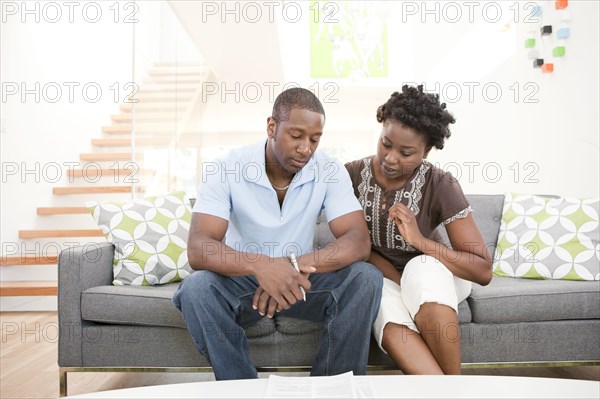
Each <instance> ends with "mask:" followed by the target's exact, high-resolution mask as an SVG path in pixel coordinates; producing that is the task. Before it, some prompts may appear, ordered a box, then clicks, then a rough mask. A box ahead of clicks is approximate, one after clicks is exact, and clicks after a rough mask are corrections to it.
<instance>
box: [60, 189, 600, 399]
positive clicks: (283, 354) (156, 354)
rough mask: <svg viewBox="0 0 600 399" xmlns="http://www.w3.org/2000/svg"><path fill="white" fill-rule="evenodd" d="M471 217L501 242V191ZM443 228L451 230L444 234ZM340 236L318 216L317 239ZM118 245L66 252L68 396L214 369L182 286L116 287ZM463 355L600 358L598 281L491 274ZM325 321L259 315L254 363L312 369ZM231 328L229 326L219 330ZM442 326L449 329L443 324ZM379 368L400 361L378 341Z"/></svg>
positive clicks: (374, 360) (468, 361)
mask: <svg viewBox="0 0 600 399" xmlns="http://www.w3.org/2000/svg"><path fill="white" fill-rule="evenodd" d="M468 198H469V201H470V202H471V205H472V207H473V209H474V210H475V212H474V217H475V219H476V221H477V223H478V225H479V227H480V229H481V231H482V233H483V235H484V237H485V239H486V242H487V243H488V245H489V248H490V251H491V253H493V250H494V248H495V246H496V240H497V236H498V230H499V226H500V218H501V213H502V205H503V200H504V197H503V196H502V195H469V196H468ZM442 233H444V232H442ZM332 238H333V236H332V235H331V232H330V231H329V228H328V225H327V223H326V222H324V221H322V220H319V221H318V223H317V226H316V231H315V245H316V246H318V247H320V246H323V245H325V244H327V243H328V242H329V241H330V240H331V239H332ZM113 252H114V247H113V245H112V244H109V243H105V244H100V245H99V246H88V247H87V248H85V247H77V248H75V249H71V250H69V251H63V252H62V253H61V254H60V258H59V284H58V319H59V351H58V364H59V366H60V377H61V378H60V384H61V395H64V394H65V393H66V384H67V378H66V377H67V373H69V372H76V371H210V367H209V364H208V363H207V361H206V360H205V359H204V358H203V357H202V356H201V355H200V354H199V353H198V352H197V351H196V348H195V347H194V344H193V342H192V339H191V337H190V335H189V333H188V331H187V329H186V326H185V323H184V321H183V318H182V316H181V314H180V312H179V311H177V309H176V308H175V307H174V305H173V303H172V302H171V296H172V295H173V293H174V291H175V290H176V289H177V284H171V285H165V286H154V287H132V286H113V285H111V283H112V279H113V275H112V259H113ZM458 316H459V320H460V323H461V324H460V325H461V334H462V335H461V350H462V362H463V363H464V365H465V367H470V366H480V365H489V364H503V365H517V364H520V363H540V364H543V365H567V364H569V365H572V364H600V334H599V332H600V286H599V282H597V281H595V282H579V281H576V282H572V281H554V280H544V281H542V280H525V279H513V278H504V277H494V278H493V279H492V282H491V283H490V284H489V285H488V286H485V287H481V286H478V285H477V284H474V288H473V292H472V294H471V296H470V297H469V298H467V300H465V301H463V302H462V303H461V304H460V306H459V313H458ZM320 330H321V325H320V324H319V323H313V322H306V321H302V320H295V319H285V318H283V317H275V318H274V319H272V320H269V319H266V318H264V319H262V321H260V322H259V323H257V324H255V325H253V326H251V327H249V328H248V329H247V330H246V333H247V335H248V337H249V341H250V352H251V357H252V359H253V361H254V364H255V365H256V366H257V367H258V368H259V369H260V370H263V371H269V370H279V371H282V370H288V371H297V370H307V369H308V368H309V367H310V365H311V363H312V360H313V358H314V356H315V355H316V351H317V348H318V344H319V340H320ZM222 333H226V332H222ZM440 333H441V334H445V333H448V334H449V333H450V332H449V331H448V332H446V331H445V330H444V328H443V327H442V328H441V331H440ZM369 365H370V367H371V368H372V369H384V368H393V364H392V362H391V360H390V358H389V357H387V356H386V355H385V354H384V353H383V352H381V351H380V350H379V348H378V347H377V345H376V344H375V343H374V341H372V342H371V347H370V357H369Z"/></svg>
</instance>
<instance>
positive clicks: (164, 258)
mask: <svg viewBox="0 0 600 399" xmlns="http://www.w3.org/2000/svg"><path fill="white" fill-rule="evenodd" d="M86 206H87V207H88V209H89V210H90V212H91V213H92V215H93V216H94V219H95V220H96V223H98V226H99V227H100V228H101V229H102V232H103V233H104V236H105V237H106V239H107V240H108V241H109V242H111V243H113V244H114V245H115V258H114V260H113V265H114V268H113V276H114V281H113V284H114V285H155V284H166V283H173V282H176V281H181V280H183V279H184V278H186V277H187V276H188V275H189V274H190V273H191V272H192V269H191V267H190V264H189V263H188V258H187V239H188V233H189V230H190V222H191V218H192V213H191V208H190V205H189V201H188V200H187V199H186V198H185V192H173V193H170V194H167V195H164V196H156V197H146V198H143V199H136V200H132V201H131V202H126V203H115V202H96V201H94V202H88V203H86Z"/></svg>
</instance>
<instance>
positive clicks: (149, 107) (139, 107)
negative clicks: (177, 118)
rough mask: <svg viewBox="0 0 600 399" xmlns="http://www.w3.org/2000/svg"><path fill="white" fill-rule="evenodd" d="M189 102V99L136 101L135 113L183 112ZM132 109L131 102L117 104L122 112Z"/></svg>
mask: <svg viewBox="0 0 600 399" xmlns="http://www.w3.org/2000/svg"><path fill="white" fill-rule="evenodd" d="M189 104H190V102H189V101H177V102H175V101H171V102H163V103H158V102H149V103H138V104H135V113H136V116H137V115H138V114H140V113H141V114H143V113H148V112H153V113H154V112H183V111H185V110H186V109H187V108H188V106H189ZM132 109H133V104H130V103H127V104H121V105H120V106H119V110H121V111H122V112H131V110H132Z"/></svg>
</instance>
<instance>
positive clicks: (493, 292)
mask: <svg viewBox="0 0 600 399" xmlns="http://www.w3.org/2000/svg"><path fill="white" fill-rule="evenodd" d="M467 301H468V302H469V306H470V308H471V312H472V314H473V321H474V322H475V323H514V322H534V321H554V320H579V319H598V318H600V305H599V304H600V282H598V281H557V280H529V279H516V278H510V277H498V276H494V278H492V282H491V283H490V284H489V285H487V286H485V287H482V286H480V285H478V284H473V291H472V292H471V296H469V298H467Z"/></svg>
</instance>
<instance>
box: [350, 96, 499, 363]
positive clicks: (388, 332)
mask: <svg viewBox="0 0 600 399" xmlns="http://www.w3.org/2000/svg"><path fill="white" fill-rule="evenodd" d="M377 120H378V121H379V122H380V123H382V125H383V126H382V129H381V136H380V138H379V142H378V144H377V153H376V154H375V155H373V156H370V157H367V158H364V159H360V160H356V161H352V162H349V163H348V164H346V168H347V169H348V172H349V173H350V177H351V178H352V182H353V185H354V191H355V194H356V196H357V197H358V199H359V201H360V203H361V204H362V206H363V209H364V212H365V218H366V219H367V224H368V226H369V231H370V234H371V244H372V245H371V257H370V259H369V262H370V263H372V264H374V265H375V266H377V267H378V268H379V269H380V270H381V271H382V272H383V275H384V285H383V293H382V298H381V307H380V310H379V314H378V316H377V319H376V321H375V323H374V325H373V334H374V335H375V338H376V340H377V342H378V344H379V346H380V347H381V348H382V349H383V350H384V351H386V352H387V353H388V354H389V355H390V356H391V358H392V359H393V360H394V362H395V363H396V365H397V366H398V367H399V368H400V369H401V370H402V371H403V372H404V373H405V374H460V329H459V326H458V318H457V308H458V304H459V303H460V302H461V301H463V300H464V299H465V298H466V297H467V296H469V293H470V292H471V282H472V281H473V282H476V283H478V284H482V285H486V284H488V283H489V282H490V280H491V278H492V270H491V263H492V262H491V258H490V255H489V253H488V251H487V249H486V245H485V242H484V239H483V237H482V235H481V232H480V231H479V229H478V227H477V225H476V224H475V221H474V220H473V217H472V215H471V212H472V209H471V207H470V206H469V203H468V202H467V200H466V198H465V196H464V194H463V192H462V189H461V188H460V185H459V183H458V181H457V180H456V179H454V178H453V177H452V175H451V174H450V173H446V172H444V171H442V170H441V169H439V168H437V167H435V166H433V165H432V164H430V163H429V162H427V160H426V158H427V155H428V154H429V151H430V150H431V149H432V148H433V147H435V148H437V149H440V150H441V149H442V148H443V147H444V141H445V139H446V138H448V137H450V130H449V127H448V125H449V124H451V123H454V122H455V120H454V117H453V116H452V115H451V114H450V113H449V112H448V111H446V104H440V102H439V96H438V95H434V94H429V93H424V92H423V86H418V87H412V86H410V87H409V86H404V87H402V93H398V92H396V93H394V94H392V96H391V98H390V99H389V100H388V101H387V102H386V103H385V104H383V105H382V106H380V107H379V108H378V109H377ZM440 224H442V225H444V226H445V228H446V232H447V233H448V237H449V239H450V244H451V245H452V248H448V247H447V246H445V245H443V244H441V243H439V242H437V241H441V240H439V239H438V240H436V239H432V238H435V234H434V233H435V229H436V228H437V227H438V226H439V225H440Z"/></svg>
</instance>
